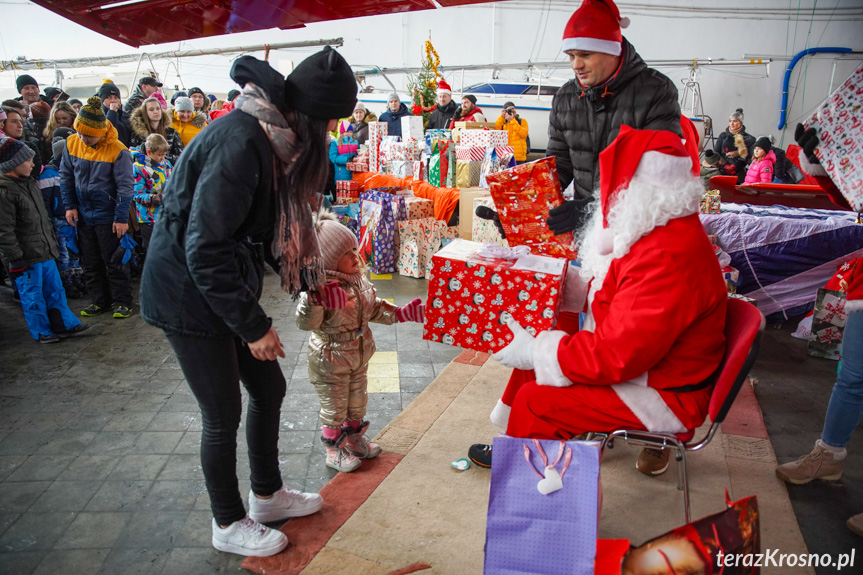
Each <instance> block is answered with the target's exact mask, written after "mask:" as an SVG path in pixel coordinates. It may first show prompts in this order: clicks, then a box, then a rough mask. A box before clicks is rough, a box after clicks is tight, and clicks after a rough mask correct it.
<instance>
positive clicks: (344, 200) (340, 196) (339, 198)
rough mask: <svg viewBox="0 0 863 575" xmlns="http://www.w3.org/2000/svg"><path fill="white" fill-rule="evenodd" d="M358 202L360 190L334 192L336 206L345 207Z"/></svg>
mask: <svg viewBox="0 0 863 575" xmlns="http://www.w3.org/2000/svg"><path fill="white" fill-rule="evenodd" d="M358 201H360V189H359V188H357V189H355V190H338V189H337V190H336V205H340V206H346V205H348V204H353V203H354V202H358Z"/></svg>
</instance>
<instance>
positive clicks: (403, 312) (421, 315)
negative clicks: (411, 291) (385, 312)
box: [396, 298, 426, 323]
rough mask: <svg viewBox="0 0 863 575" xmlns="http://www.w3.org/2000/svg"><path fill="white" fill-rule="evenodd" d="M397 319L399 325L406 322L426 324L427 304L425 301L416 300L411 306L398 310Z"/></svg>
mask: <svg viewBox="0 0 863 575" xmlns="http://www.w3.org/2000/svg"><path fill="white" fill-rule="evenodd" d="M396 319H398V320H399V323H404V322H406V321H415V322H417V323H425V320H426V304H424V303H423V300H421V299H420V298H416V299H415V300H413V301H411V302H410V303H409V304H407V305H404V306H402V307H398V308H396Z"/></svg>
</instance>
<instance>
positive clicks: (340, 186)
mask: <svg viewBox="0 0 863 575" xmlns="http://www.w3.org/2000/svg"><path fill="white" fill-rule="evenodd" d="M336 189H337V190H345V191H354V190H359V189H360V183H359V182H355V181H353V180H336Z"/></svg>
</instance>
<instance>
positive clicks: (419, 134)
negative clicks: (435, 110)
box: [402, 116, 424, 140]
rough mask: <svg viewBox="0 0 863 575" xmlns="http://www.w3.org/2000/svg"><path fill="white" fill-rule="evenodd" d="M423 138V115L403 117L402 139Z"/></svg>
mask: <svg viewBox="0 0 863 575" xmlns="http://www.w3.org/2000/svg"><path fill="white" fill-rule="evenodd" d="M411 138H413V139H415V140H423V138H424V136H423V117H422V116H404V117H403V118H402V139H403V140H408V139H411Z"/></svg>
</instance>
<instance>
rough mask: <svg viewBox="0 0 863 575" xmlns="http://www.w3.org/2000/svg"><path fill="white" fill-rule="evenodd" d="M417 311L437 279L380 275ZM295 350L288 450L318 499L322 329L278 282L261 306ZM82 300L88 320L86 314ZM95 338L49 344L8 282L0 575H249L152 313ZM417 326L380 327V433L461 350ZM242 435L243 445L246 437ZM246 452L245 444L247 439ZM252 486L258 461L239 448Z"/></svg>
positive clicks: (375, 421) (291, 471)
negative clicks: (213, 521)
mask: <svg viewBox="0 0 863 575" xmlns="http://www.w3.org/2000/svg"><path fill="white" fill-rule="evenodd" d="M373 281H374V283H375V286H376V287H377V290H378V295H379V297H382V298H390V299H391V300H393V301H395V303H397V304H399V305H402V304H405V303H407V302H409V301H410V300H411V299H413V298H414V297H425V293H426V289H427V282H426V280H417V279H413V278H407V277H402V276H399V275H393V276H384V277H382V278H379V279H374V280H373ZM262 302H263V305H264V308H265V309H266V310H267V311H268V313H269V314H270V315H271V316H272V317H273V319H274V325H275V327H276V329H277V330H278V332H279V335H280V337H281V339H282V342H283V343H284V344H285V350H286V352H287V354H288V356H287V357H286V358H285V359H280V360H279V362H280V363H281V365H282V370H283V372H284V374H285V377H286V378H287V379H288V393H287V396H286V398H285V401H284V404H283V407H282V431H281V434H280V441H279V447H280V453H281V463H282V466H281V467H282V473H283V477H284V479H285V482H286V484H288V485H289V486H291V487H293V488H297V489H303V490H307V491H318V490H320V488H321V487H323V486H324V485H325V484H326V483H327V482H328V481H329V480H330V479H331V478H332V477H333V476H334V475H335V471H333V470H331V469H329V468H327V467H326V466H325V465H324V450H323V447H322V445H321V442H320V441H319V439H318V437H319V435H320V431H319V423H318V418H317V411H318V409H319V404H318V399H317V394H316V393H315V392H314V388H313V387H312V386H311V384H310V383H309V379H308V372H307V371H306V368H305V361H306V359H305V358H306V356H305V349H306V344H305V341H306V340H307V337H308V333H307V332H301V331H300V330H298V329H297V327H296V324H295V322H294V311H295V309H296V305H295V304H294V303H293V302H291V300H290V298H289V297H288V296H287V295H286V294H284V293H283V292H281V290H280V289H279V286H278V278H277V277H276V276H275V275H274V274H272V273H269V274H268V276H267V279H266V289H265V292H264V296H263V298H262ZM87 303H88V302H87V301H85V300H73V301H71V302H70V307H71V308H72V309H73V311H76V312H77V311H78V310H79V309H81V308H83V307H85V306H86V304H87ZM87 321H88V322H90V323H92V324H93V328H92V330H91V331H90V334H92V335H88V336H86V337H80V338H77V339H71V340H66V341H63V342H60V343H58V344H52V345H40V344H38V343H36V342H34V341H33V340H32V339H31V338H30V337H29V334H28V332H27V330H26V326H25V324H24V319H23V315H22V314H21V311H20V305H19V304H18V302H15V301H13V300H12V292H11V290H9V289H7V288H0V573H2V574H4V575H5V574H30V573H39V574H42V573H52V574H65V573H69V574H79V573H88V574H90V573H111V574H117V573H123V574H124V575H129V574H134V573H141V574H148V575H149V574H159V573H164V574H173V573H182V574H183V575H189V574H193V573H201V574H212V573H224V572H236V570H237V569H238V568H239V564H240V563H241V562H242V560H243V558H242V557H239V556H236V555H230V554H227V553H221V552H218V551H215V550H214V549H213V548H212V546H211V544H210V518H211V514H210V511H209V498H208V496H207V493H206V491H205V488H204V481H203V476H202V473H201V466H200V460H199V456H198V448H199V444H200V437H201V417H200V413H199V411H198V406H197V403H196V401H195V399H194V397H193V396H192V395H191V394H190V391H189V388H188V387H187V386H186V384H185V382H184V381H183V376H182V372H181V371H180V370H179V366H178V365H177V363H176V361H175V359H174V356H173V353H172V352H171V348H170V346H169V345H168V343H167V341H166V340H165V338H164V336H163V334H162V332H161V331H160V330H158V329H155V328H153V327H151V326H149V325H147V324H145V323H144V321H143V320H142V319H141V317H140V316H139V315H137V313H136V314H135V315H133V316H132V317H131V318H129V319H127V320H115V319H113V318H111V317H109V316H107V315H105V316H98V317H95V318H91V319H87ZM421 329H422V327H421V326H420V325H418V324H405V325H393V326H382V325H374V326H373V332H374V334H375V340H376V342H377V348H378V353H377V354H376V355H375V358H374V359H373V365H372V366H370V369H369V375H370V383H369V391H370V397H369V408H368V409H369V412H368V416H367V419H369V420H370V421H371V427H370V430H369V432H370V434H371V435H372V436H374V435H375V434H376V433H377V432H378V431H379V430H380V429H382V428H383V427H384V426H386V425H387V424H388V423H389V422H390V420H392V418H393V417H395V416H396V415H398V414H399V413H400V412H401V411H402V409H403V408H404V407H405V406H406V405H407V404H408V403H410V401H411V400H412V399H413V398H414V397H415V396H416V395H417V394H418V393H419V392H421V391H422V390H423V389H425V387H426V386H427V385H428V384H429V383H430V382H431V381H432V380H433V379H434V378H435V376H436V375H437V374H438V373H440V372H441V371H442V370H443V368H444V367H446V366H447V365H448V364H449V363H450V361H451V360H452V359H453V358H454V357H455V356H456V355H458V353H460V351H461V350H460V349H457V348H453V347H449V346H445V345H443V344H437V343H434V342H426V341H424V340H422V339H421ZM242 433H243V432H242V429H241V430H240V434H241V435H240V437H242ZM240 445H241V447H242V442H241V443H240ZM238 457H239V463H238V466H239V477H240V489H241V493H243V494H246V493H248V491H249V481H248V458H247V456H246V454H245V453H244V452H243V450H242V448H241V449H240V450H239V451H238Z"/></svg>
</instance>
